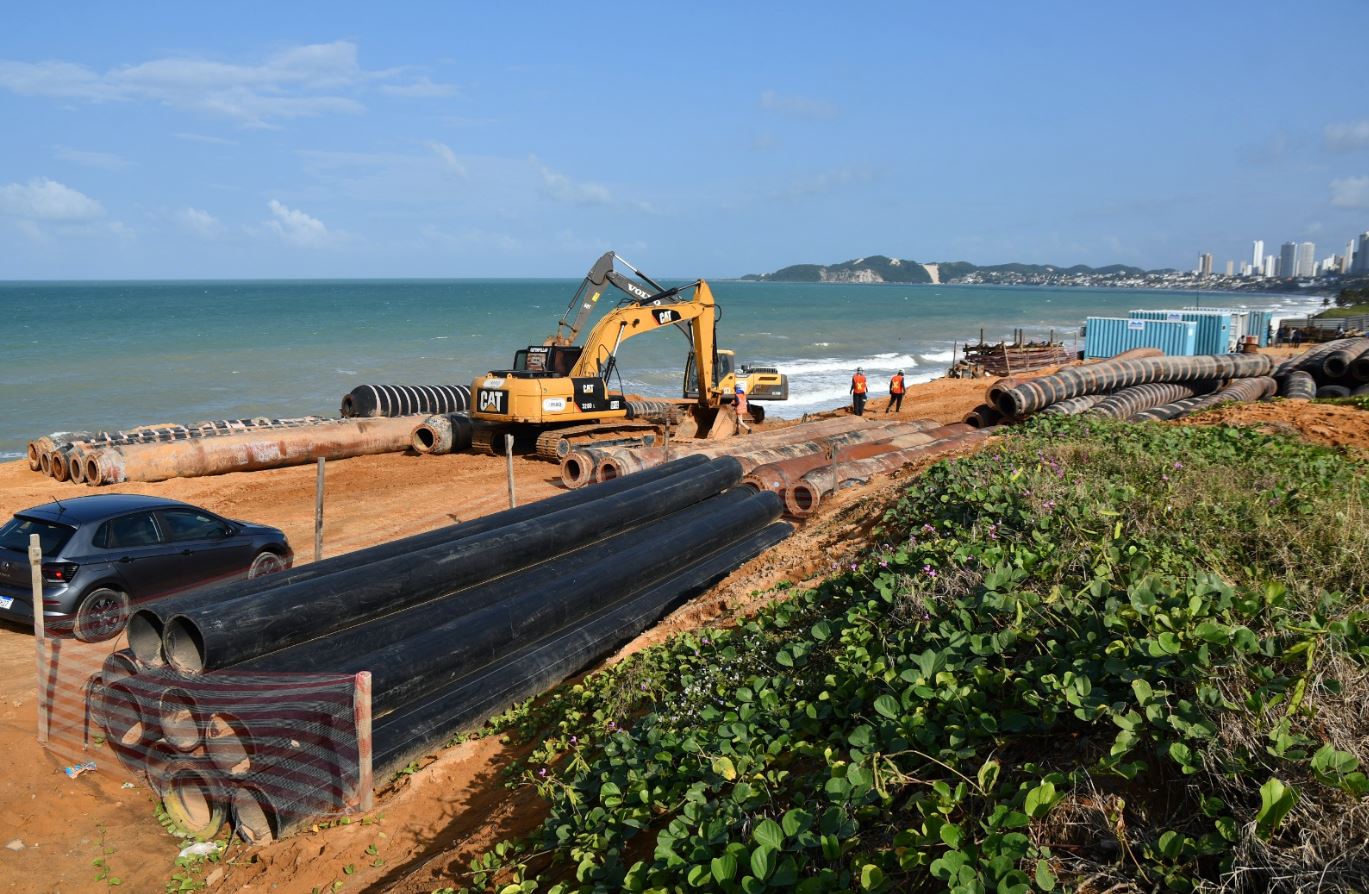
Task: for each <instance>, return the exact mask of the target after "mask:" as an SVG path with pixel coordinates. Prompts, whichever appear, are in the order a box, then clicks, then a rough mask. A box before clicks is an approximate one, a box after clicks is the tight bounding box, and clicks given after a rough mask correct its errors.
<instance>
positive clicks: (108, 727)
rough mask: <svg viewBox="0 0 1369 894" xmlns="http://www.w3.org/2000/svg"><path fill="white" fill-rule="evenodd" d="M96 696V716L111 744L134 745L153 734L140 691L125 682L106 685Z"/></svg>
mask: <svg viewBox="0 0 1369 894" xmlns="http://www.w3.org/2000/svg"><path fill="white" fill-rule="evenodd" d="M96 699H97V705H98V707H97V708H96V711H97V717H96V718H95V719H96V721H97V722H98V723H99V725H100V728H101V729H103V730H104V731H105V737H106V738H107V739H108V741H109V742H110V743H111V744H113V745H115V746H120V747H123V748H128V749H134V748H138V747H139V746H141V745H143V744H144V743H145V742H148V741H150V740H151V739H152V738H154V737H153V736H152V735H151V732H150V731H149V729H148V725H147V724H146V723H145V722H144V719H143V709H142V705H141V704H139V701H138V695H137V693H135V692H134V691H133V690H132V689H131V688H130V687H129V686H127V685H126V684H123V683H114V684H112V685H109V686H105V687H103V688H102V689H101V691H100V693H99V694H98V695H97V696H96Z"/></svg>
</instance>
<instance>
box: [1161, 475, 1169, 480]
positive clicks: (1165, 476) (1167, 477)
mask: <svg viewBox="0 0 1369 894" xmlns="http://www.w3.org/2000/svg"><path fill="white" fill-rule="evenodd" d="M1160 480H1161V481H1168V480H1169V476H1168V475H1161V476H1160Z"/></svg>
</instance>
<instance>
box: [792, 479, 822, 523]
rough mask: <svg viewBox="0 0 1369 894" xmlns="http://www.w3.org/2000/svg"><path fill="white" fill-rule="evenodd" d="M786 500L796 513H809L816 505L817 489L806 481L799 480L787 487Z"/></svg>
mask: <svg viewBox="0 0 1369 894" xmlns="http://www.w3.org/2000/svg"><path fill="white" fill-rule="evenodd" d="M786 502H788V503H789V505H790V508H791V509H792V510H794V512H795V513H796V514H803V515H807V514H811V513H812V512H813V510H815V509H817V506H818V492H817V489H816V488H814V487H813V485H811V484H809V483H808V482H806V481H800V482H799V483H798V484H796V485H794V486H793V487H791V488H789V494H788V496H787V499H786Z"/></svg>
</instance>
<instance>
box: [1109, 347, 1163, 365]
mask: <svg viewBox="0 0 1369 894" xmlns="http://www.w3.org/2000/svg"><path fill="white" fill-rule="evenodd" d="M1163 356H1165V352H1164V351H1162V350H1160V349H1159V348H1132V349H1130V350H1128V351H1123V352H1122V353H1120V354H1115V355H1113V356H1112V357H1109V358H1108V359H1107V360H1104V361H1103V362H1104V363H1112V362H1114V361H1117V360H1143V359H1145V358H1146V357H1163Z"/></svg>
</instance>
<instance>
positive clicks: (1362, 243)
mask: <svg viewBox="0 0 1369 894" xmlns="http://www.w3.org/2000/svg"><path fill="white" fill-rule="evenodd" d="M1350 270H1351V272H1352V273H1369V232H1366V233H1361V234H1360V237H1359V244H1358V245H1356V246H1355V263H1354V264H1353V265H1352V266H1351V268H1350Z"/></svg>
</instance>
